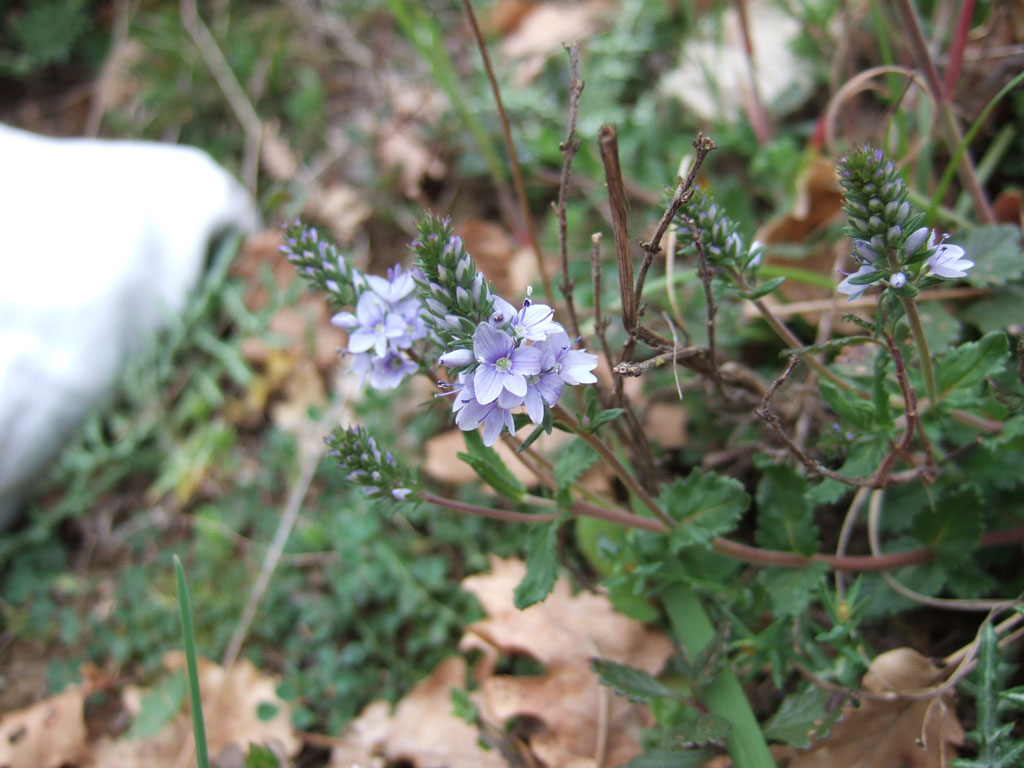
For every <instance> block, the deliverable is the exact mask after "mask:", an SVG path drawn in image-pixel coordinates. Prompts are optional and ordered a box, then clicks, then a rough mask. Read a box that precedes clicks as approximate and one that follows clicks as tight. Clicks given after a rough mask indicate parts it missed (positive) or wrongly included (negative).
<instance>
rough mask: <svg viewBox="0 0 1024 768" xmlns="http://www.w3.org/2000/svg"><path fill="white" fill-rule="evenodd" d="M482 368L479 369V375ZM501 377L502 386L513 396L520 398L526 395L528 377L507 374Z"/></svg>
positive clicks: (518, 374)
mask: <svg viewBox="0 0 1024 768" xmlns="http://www.w3.org/2000/svg"><path fill="white" fill-rule="evenodd" d="M482 368H483V366H481V368H478V369H477V373H479V372H480V370H482ZM499 376H501V385H502V386H503V387H504V388H505V389H507V390H508V391H509V392H511V393H512V394H513V395H516V396H518V397H523V396H524V395H526V377H525V376H524V375H523V374H521V373H506V374H504V375H502V374H499Z"/></svg>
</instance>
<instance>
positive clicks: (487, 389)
mask: <svg viewBox="0 0 1024 768" xmlns="http://www.w3.org/2000/svg"><path fill="white" fill-rule="evenodd" d="M507 378H508V375H507V374H501V373H498V371H496V370H495V368H494V366H493V365H481V366H480V367H479V368H477V369H476V372H475V373H474V374H473V387H474V390H475V392H476V400H477V402H479V403H481V404H483V405H487V403H493V402H494V401H495V400H497V399H498V395H500V394H501V390H502V389H503V388H504V384H503V381H504V380H505V379H507ZM519 378H520V379H522V381H523V389H524V390H525V389H526V379H523V377H522V376H520V377H519ZM520 394H525V392H521V393H520Z"/></svg>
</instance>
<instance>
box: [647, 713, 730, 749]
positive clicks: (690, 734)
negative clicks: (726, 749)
mask: <svg viewBox="0 0 1024 768" xmlns="http://www.w3.org/2000/svg"><path fill="white" fill-rule="evenodd" d="M730 728H731V726H730V724H729V721H727V720H724V719H723V718H721V717H715V716H714V715H711V714H708V713H706V712H698V711H696V710H694V709H687V710H686V711H685V712H684V714H683V716H682V718H680V719H679V721H678V722H676V723H674V724H673V725H672V727H671V728H670V729H669V730H668V731H667V732H665V733H664V734H663V735H662V745H664V746H671V745H679V746H680V747H682V746H691V745H698V746H702V745H704V744H721V743H722V742H724V741H725V738H726V737H727V736H728V735H729V730H730Z"/></svg>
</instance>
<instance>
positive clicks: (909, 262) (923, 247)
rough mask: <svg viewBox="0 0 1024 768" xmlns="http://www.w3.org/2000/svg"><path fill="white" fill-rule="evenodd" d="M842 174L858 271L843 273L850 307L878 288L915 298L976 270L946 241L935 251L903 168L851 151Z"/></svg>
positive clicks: (878, 154)
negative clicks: (920, 292)
mask: <svg viewBox="0 0 1024 768" xmlns="http://www.w3.org/2000/svg"><path fill="white" fill-rule="evenodd" d="M838 171H839V183H840V185H841V186H842V188H843V193H844V195H845V198H846V199H845V202H844V204H843V210H844V211H845V212H846V215H847V225H846V233H847V234H848V235H849V236H850V237H851V238H852V240H853V260H854V261H855V262H856V263H857V271H856V272H853V273H852V274H846V273H844V274H846V277H845V278H844V279H843V280H842V281H841V282H840V283H839V285H838V287H837V290H838V291H839V292H840V293H844V294H846V295H847V296H849V297H850V300H851V301H852V300H853V299H855V298H857V297H858V296H860V295H861V294H863V293H864V292H865V291H866V290H868V288H870V287H871V286H872V285H874V284H876V283H884V284H887V285H888V286H889V287H890V288H892V289H893V290H894V291H896V293H897V294H899V295H900V296H903V297H905V298H911V297H913V296H915V295H916V294H917V292H918V290H919V289H920V288H922V287H925V286H926V285H929V284H931V283H935V282H939V279H940V278H945V279H954V278H958V277H964V276H965V275H966V274H967V270H968V269H970V268H971V267H973V266H974V262H973V261H970V260H969V259H965V258H964V251H963V249H962V248H960V247H959V246H957V245H952V244H949V243H946V242H945V238H943V239H942V240H941V241H940V242H939V244H938V245H936V236H935V232H934V231H932V230H930V229H929V228H928V227H926V226H922V223H923V222H924V214H923V213H921V212H920V211H917V210H915V209H914V207H913V206H912V205H911V203H910V201H909V200H908V199H907V198H908V191H907V189H906V186H905V185H904V183H903V179H902V178H900V175H899V168H898V167H897V166H896V164H895V163H894V162H892V161H891V160H886V159H885V154H884V153H883V152H882V150H880V149H874V148H873V147H870V146H861V147H856V148H854V149H851V150H850V151H849V152H847V153H846V154H845V155H843V156H842V157H841V158H840V159H839V168H838Z"/></svg>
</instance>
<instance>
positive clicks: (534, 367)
mask: <svg viewBox="0 0 1024 768" xmlns="http://www.w3.org/2000/svg"><path fill="white" fill-rule="evenodd" d="M509 360H510V361H511V367H510V368H509V370H510V371H511V372H512V373H513V374H517V375H522V376H532V375H533V374H535V373H540V361H541V353H540V350H538V349H536V348H534V347H519V349H516V350H514V351H513V352H512V354H511V355H509Z"/></svg>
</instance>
